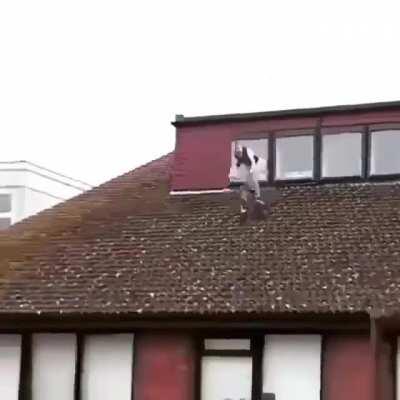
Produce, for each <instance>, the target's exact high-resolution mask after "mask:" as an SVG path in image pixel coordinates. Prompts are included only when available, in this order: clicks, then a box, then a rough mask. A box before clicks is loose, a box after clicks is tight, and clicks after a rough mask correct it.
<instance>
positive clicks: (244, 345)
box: [204, 339, 250, 350]
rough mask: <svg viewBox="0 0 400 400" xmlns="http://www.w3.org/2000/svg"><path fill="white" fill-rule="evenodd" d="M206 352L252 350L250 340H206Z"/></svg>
mask: <svg viewBox="0 0 400 400" xmlns="http://www.w3.org/2000/svg"><path fill="white" fill-rule="evenodd" d="M204 348H205V349H206V350H250V339H205V340H204Z"/></svg>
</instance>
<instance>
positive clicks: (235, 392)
mask: <svg viewBox="0 0 400 400" xmlns="http://www.w3.org/2000/svg"><path fill="white" fill-rule="evenodd" d="M173 124H174V125H175V127H176V130H177V133H176V148H175V151H174V152H173V153H171V154H168V155H166V156H164V157H162V158H160V159H158V160H155V161H152V162H150V163H149V164H147V165H144V166H142V167H140V168H138V169H136V170H134V171H131V172H129V173H127V174H125V175H123V176H121V177H118V178H116V179H114V180H111V181H110V182H107V183H105V184H103V185H101V186H99V187H97V188H95V189H93V190H90V191H88V192H86V193H83V194H82V195H79V196H77V197H75V198H73V199H70V200H68V201H66V202H64V203H62V204H60V205H58V206H57V207H55V208H53V209H51V210H50V211H48V212H45V213H39V214H38V215H36V216H34V217H32V218H30V219H28V220H27V221H26V222H22V223H21V224H17V225H16V226H14V227H11V228H10V229H9V230H8V231H7V235H3V236H1V235H0V271H1V279H0V319H1V324H0V330H1V333H0V371H2V373H1V374H0V397H1V398H2V399H7V400H11V399H12V400H17V399H18V400H25V399H26V400H53V399H55V398H57V399H62V400H111V399H112V400H131V399H135V400H159V399H165V400H228V399H229V400H242V399H246V400H273V399H275V400H293V399H298V400H382V399H384V400H395V399H398V398H399V397H398V396H399V395H398V391H399V390H398V388H399V382H400V380H399V379H397V377H398V375H399V371H400V358H399V355H398V337H399V336H400V323H399V310H400V257H399V248H400V183H399V178H400V157H399V156H398V154H399V149H400V103H397V102H395V103H379V104H367V105H358V106H339V107H329V108H318V109H303V110H289V111H279V112H266V113H254V114H235V115H224V116H209V117H198V118H197V117H194V118H185V117H179V118H178V119H177V120H176V121H175V122H174V123H173ZM237 142H239V143H241V144H246V145H247V146H248V147H250V148H252V149H253V150H254V151H255V152H256V153H257V155H258V156H259V157H260V159H261V160H262V162H261V163H260V166H259V167H258V168H260V171H259V176H260V177H261V180H262V182H261V183H262V186H263V190H271V187H272V188H274V190H275V191H278V192H279V197H277V198H275V200H274V201H273V202H272V203H271V204H270V210H269V213H268V215H267V217H266V219H264V220H249V221H248V222H247V223H245V224H240V215H239V203H240V202H239V192H238V184H240V182H241V171H240V170H238V169H237V167H236V165H235V162H234V160H233V156H232V151H233V148H234V146H235V143H237Z"/></svg>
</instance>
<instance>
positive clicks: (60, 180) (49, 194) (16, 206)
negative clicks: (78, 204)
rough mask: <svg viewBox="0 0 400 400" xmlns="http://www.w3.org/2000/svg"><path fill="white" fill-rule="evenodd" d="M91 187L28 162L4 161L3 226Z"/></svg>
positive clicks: (0, 188)
mask: <svg viewBox="0 0 400 400" xmlns="http://www.w3.org/2000/svg"><path fill="white" fill-rule="evenodd" d="M90 188H91V186H90V185H88V184H87V183H84V182H82V181H79V180H76V179H72V178H69V177H67V176H65V175H61V174H59V173H57V172H54V171H51V170H49V169H47V168H43V167H41V166H39V165H36V164H33V163H30V162H28V161H10V162H0V229H5V228H7V227H8V226H10V225H11V224H14V223H15V222H18V221H20V220H22V219H24V218H26V217H29V216H30V215H33V214H36V213H38V212H39V211H42V210H44V209H46V208H49V207H52V206H54V205H56V204H57V203H60V202H62V201H64V200H67V199H69V198H71V197H74V196H76V195H78V194H80V193H82V192H84V191H86V190H88V189H90Z"/></svg>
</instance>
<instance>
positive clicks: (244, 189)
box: [240, 184, 249, 213]
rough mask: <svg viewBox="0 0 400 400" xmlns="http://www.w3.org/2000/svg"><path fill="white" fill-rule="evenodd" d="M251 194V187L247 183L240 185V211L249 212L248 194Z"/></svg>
mask: <svg viewBox="0 0 400 400" xmlns="http://www.w3.org/2000/svg"><path fill="white" fill-rule="evenodd" d="M248 194H249V188H248V186H247V184H244V185H241V186H240V212H241V213H245V212H247V196H248Z"/></svg>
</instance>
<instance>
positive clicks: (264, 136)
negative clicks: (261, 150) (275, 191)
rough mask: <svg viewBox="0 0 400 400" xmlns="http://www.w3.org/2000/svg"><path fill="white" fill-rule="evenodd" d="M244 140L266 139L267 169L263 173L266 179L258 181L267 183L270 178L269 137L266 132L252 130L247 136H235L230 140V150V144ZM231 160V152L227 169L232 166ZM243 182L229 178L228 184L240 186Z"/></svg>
mask: <svg viewBox="0 0 400 400" xmlns="http://www.w3.org/2000/svg"><path fill="white" fill-rule="evenodd" d="M244 140H246V141H250V140H266V141H267V143H266V147H267V148H266V154H267V159H266V162H267V171H266V174H265V175H266V179H265V180H262V181H260V184H263V185H264V184H266V183H268V182H269V179H270V147H271V145H270V141H271V137H270V135H269V134H268V133H267V132H253V133H249V134H247V136H244V135H240V136H238V137H236V138H234V139H232V140H231V142H230V143H231V147H230V151H231V152H232V145H233V144H234V143H236V142H240V141H244ZM232 161H233V159H232V154H231V164H230V166H229V171H230V169H231V168H232ZM243 183H244V182H241V181H238V180H237V181H231V180H229V184H230V186H241V185H243Z"/></svg>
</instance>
